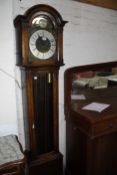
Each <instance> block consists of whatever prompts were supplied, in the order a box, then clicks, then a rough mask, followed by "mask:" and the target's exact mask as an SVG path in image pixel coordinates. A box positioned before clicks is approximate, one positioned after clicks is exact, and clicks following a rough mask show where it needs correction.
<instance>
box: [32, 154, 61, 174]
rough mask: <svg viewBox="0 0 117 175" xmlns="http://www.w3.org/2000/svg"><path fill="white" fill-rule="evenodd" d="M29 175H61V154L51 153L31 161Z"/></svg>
mask: <svg viewBox="0 0 117 175" xmlns="http://www.w3.org/2000/svg"><path fill="white" fill-rule="evenodd" d="M29 175H63V156H62V154H61V153H59V152H54V153H53V152H52V153H49V154H48V155H47V156H46V155H44V156H43V155H42V156H40V158H38V159H35V160H32V161H31V162H30V165H29Z"/></svg>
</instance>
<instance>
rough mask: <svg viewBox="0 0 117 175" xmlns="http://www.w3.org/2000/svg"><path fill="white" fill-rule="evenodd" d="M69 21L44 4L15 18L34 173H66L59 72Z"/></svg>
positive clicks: (30, 155)
mask: <svg viewBox="0 0 117 175" xmlns="http://www.w3.org/2000/svg"><path fill="white" fill-rule="evenodd" d="M65 23H66V21H63V19H62V17H61V15H60V14H59V13H58V12H57V11H56V10H55V9H54V8H52V7H50V6H48V5H43V4H41V5H36V6H33V7H32V8H30V9H29V10H28V11H27V12H26V13H25V15H23V16H22V15H19V16H17V17H16V19H15V20H14V25H15V28H16V40H17V41H16V46H17V66H20V69H21V77H22V87H23V88H22V98H23V111H24V128H25V138H26V149H27V150H28V151H29V174H30V175H38V174H39V175H62V171H63V170H62V159H63V156H62V154H61V153H60V152H59V146H58V145H59V143H58V142H59V141H58V138H59V137H58V127H59V126H58V73H59V68H60V66H62V65H63V27H64V25H65Z"/></svg>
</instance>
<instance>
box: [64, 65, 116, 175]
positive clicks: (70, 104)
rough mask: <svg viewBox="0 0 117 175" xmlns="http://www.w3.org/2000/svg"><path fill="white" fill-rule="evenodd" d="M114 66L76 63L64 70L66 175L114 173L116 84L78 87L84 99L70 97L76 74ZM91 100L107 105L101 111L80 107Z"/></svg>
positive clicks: (109, 174) (107, 174)
mask: <svg viewBox="0 0 117 175" xmlns="http://www.w3.org/2000/svg"><path fill="white" fill-rule="evenodd" d="M115 66H117V63H116V62H114V63H105V64H97V65H89V66H79V67H74V68H70V69H68V70H66V72H65V117H66V175H78V174H79V175H116V174H117V87H116V86H115V85H114V86H111V87H110V86H109V87H108V88H104V89H95V90H92V89H90V88H84V89H83V90H82V89H79V90H78V91H77V93H79V94H81V93H83V94H84V95H85V97H86V99H85V100H78V99H77V100H72V99H71V92H72V89H73V87H72V85H73V79H74V75H75V74H76V73H77V74H78V73H82V72H85V71H90V70H91V71H92V70H93V71H99V70H101V69H110V68H112V67H115ZM91 102H99V103H106V104H110V106H109V107H108V108H107V109H105V110H104V111H102V112H101V113H99V112H95V111H90V110H83V109H82V107H83V106H85V105H87V104H90V103H91Z"/></svg>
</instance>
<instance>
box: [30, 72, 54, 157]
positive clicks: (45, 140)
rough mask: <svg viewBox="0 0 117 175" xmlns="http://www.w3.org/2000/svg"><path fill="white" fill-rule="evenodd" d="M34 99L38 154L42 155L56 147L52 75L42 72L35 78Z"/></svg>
mask: <svg viewBox="0 0 117 175" xmlns="http://www.w3.org/2000/svg"><path fill="white" fill-rule="evenodd" d="M33 97H34V98H33V100H34V126H35V138H36V154H39V155H40V154H44V153H47V152H50V151H52V150H53V147H54V135H53V129H54V128H53V123H54V118H53V114H54V107H53V74H52V73H50V72H45V71H44V72H43V71H42V72H41V71H40V72H37V73H36V74H35V75H34V76H33Z"/></svg>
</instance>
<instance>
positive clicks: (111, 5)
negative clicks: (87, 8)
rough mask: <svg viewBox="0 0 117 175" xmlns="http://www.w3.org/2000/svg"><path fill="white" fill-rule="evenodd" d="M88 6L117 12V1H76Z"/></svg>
mask: <svg viewBox="0 0 117 175" xmlns="http://www.w3.org/2000/svg"><path fill="white" fill-rule="evenodd" d="M75 1H80V2H84V3H88V4H93V5H97V6H100V7H104V8H109V9H114V10H117V1H115V0H75Z"/></svg>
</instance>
